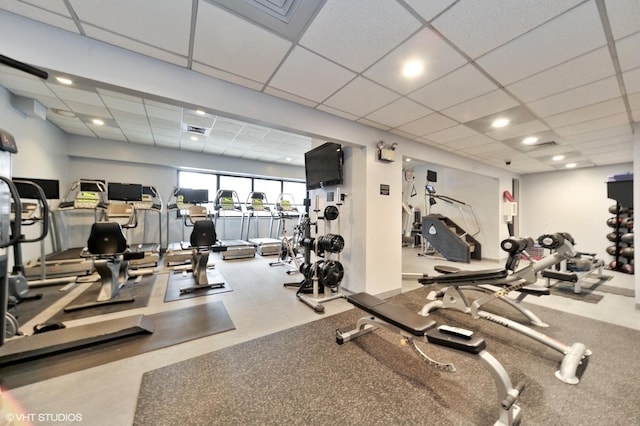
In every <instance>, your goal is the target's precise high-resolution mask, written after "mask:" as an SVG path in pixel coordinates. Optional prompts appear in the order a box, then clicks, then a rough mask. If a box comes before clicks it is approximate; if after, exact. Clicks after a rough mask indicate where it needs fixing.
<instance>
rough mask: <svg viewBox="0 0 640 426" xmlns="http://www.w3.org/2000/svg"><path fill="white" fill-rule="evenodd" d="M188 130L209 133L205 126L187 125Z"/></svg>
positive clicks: (202, 133) (200, 133) (201, 133)
mask: <svg viewBox="0 0 640 426" xmlns="http://www.w3.org/2000/svg"><path fill="white" fill-rule="evenodd" d="M187 132H189V133H196V134H198V135H206V134H207V129H205V128H203V127H196V126H187Z"/></svg>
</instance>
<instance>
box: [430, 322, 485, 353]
mask: <svg viewBox="0 0 640 426" xmlns="http://www.w3.org/2000/svg"><path fill="white" fill-rule="evenodd" d="M425 335H426V336H427V340H428V341H429V343H433V344H434V345H440V346H446V347H447V348H451V349H457V350H459V351H464V352H469V353H472V354H479V353H480V352H482V351H483V350H484V349H485V348H486V347H487V344H486V343H485V341H484V339H483V338H481V337H476V336H473V337H471V339H466V338H464V337H458V336H453V335H451V334H447V333H443V332H441V331H440V330H438V329H437V328H434V329H432V330H429V331H427V332H426V334H425Z"/></svg>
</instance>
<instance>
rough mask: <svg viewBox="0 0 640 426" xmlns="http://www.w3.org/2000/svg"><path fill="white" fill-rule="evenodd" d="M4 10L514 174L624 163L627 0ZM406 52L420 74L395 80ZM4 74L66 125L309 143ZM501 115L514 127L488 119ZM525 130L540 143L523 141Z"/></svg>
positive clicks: (273, 147)
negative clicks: (100, 122) (507, 162)
mask: <svg viewBox="0 0 640 426" xmlns="http://www.w3.org/2000/svg"><path fill="white" fill-rule="evenodd" d="M0 8H1V9H2V10H3V11H4V12H2V11H0V13H5V12H6V13H10V14H15V15H21V16H23V17H27V18H29V19H32V20H35V21H39V22H41V23H44V24H47V25H51V26H55V27H58V28H61V29H63V30H66V31H69V32H73V33H76V34H78V35H79V36H81V37H88V38H92V39H95V40H98V41H101V42H106V43H109V44H112V45H116V46H118V47H121V48H123V49H128V50H131V51H134V52H137V53H139V54H142V55H146V56H150V57H153V58H155V59H159V60H162V61H165V62H168V63H171V64H174V65H178V66H181V67H185V68H188V69H191V70H193V71H195V72H198V73H202V74H206V75H209V76H211V77H214V78H217V79H222V80H226V81H229V82H232V83H234V84H237V85H240V86H245V87H248V88H250V89H253V90H256V91H260V92H264V93H267V94H270V95H273V96H277V97H281V98H284V99H286V100H289V101H292V102H295V103H299V104H301V105H304V106H305V107H309V108H315V109H318V110H321V111H325V112H328V113H331V114H335V115H337V116H340V117H343V118H346V119H348V120H353V121H357V122H360V123H363V124H366V125H369V126H373V127H375V128H379V129H382V130H385V131H388V132H391V133H394V134H397V135H400V136H403V137H406V138H409V139H412V140H416V141H417V142H420V143H422V144H425V145H429V146H433V147H436V148H439V149H442V150H445V151H451V152H454V153H456V154H459V155H462V156H465V157H469V158H472V159H474V160H477V161H481V162H484V163H488V164H492V165H495V166H498V167H505V160H510V161H511V165H510V166H509V168H510V169H511V170H513V171H515V172H518V173H523V174H526V173H536V172H544V171H552V170H558V169H562V168H564V167H565V165H566V164H567V163H568V162H571V163H574V164H575V165H576V166H577V167H591V166H600V165H608V164H618V163H629V162H631V161H632V158H633V145H632V140H633V134H632V132H633V129H632V123H633V122H637V121H640V48H639V47H638V46H640V2H638V1H637V0H587V1H580V0H538V1H535V2H532V1H520V2H513V1H512V2H505V1H502V0H483V1H477V0H459V1H452V0H431V1H424V0H358V1H354V0H351V1H345V0H307V1H301V0H209V1H206V0H171V1H169V0H164V1H159V0H136V1H130V0H111V1H108V2H105V1H101V0H23V1H17V0H13V1H9V0H0ZM0 53H1V52H0ZM14 59H18V60H19V59H20V58H14ZM408 60H418V61H420V63H421V64H422V65H423V66H424V72H422V73H421V74H419V75H417V76H415V77H413V78H406V77H404V76H403V75H402V72H401V70H402V66H403V65H404V64H405V63H406V62H407V61H408ZM0 85H2V86H4V87H5V88H6V89H8V90H9V91H10V92H12V93H14V94H15V95H17V96H23V97H26V98H31V99H36V100H38V102H40V103H41V104H42V105H44V106H45V107H46V108H47V113H46V114H47V119H48V120H50V121H51V122H53V123H54V124H56V125H57V126H59V127H60V128H61V129H63V130H65V131H66V132H68V133H70V134H79V135H85V136H93V137H99V138H104V139H113V140H118V141H126V142H130V143H143V144H147V145H155V146H163V147H171V148H176V149H182V150H188V151H198V152H205V153H212V154H217V155H227V156H234V157H242V158H248V159H254V160H261V161H270V162H278V163H290V164H295V165H302V164H303V153H304V152H305V151H306V150H308V149H309V147H310V144H311V140H310V138H308V137H305V136H301V135H296V134H292V133H288V132H284V131H281V130H276V129H271V128H269V127H265V126H262V125H260V126H259V125H256V124H252V123H248V122H243V121H239V120H237V119H235V118H234V119H231V118H228V117H223V116H220V115H213V114H209V113H207V112H206V111H205V114H204V115H198V113H197V110H198V109H200V108H199V106H198V105H180V104H177V103H175V102H172V100H170V99H159V98H156V97H154V96H153V94H149V93H146V94H141V93H132V92H124V91H123V90H120V89H119V88H117V87H108V86H105V85H103V84H100V83H99V82H94V81H88V80H85V81H79V82H78V83H77V85H74V86H72V87H66V86H62V85H60V84H58V83H57V82H55V81H52V79H49V80H48V81H46V82H45V81H41V80H38V79H36V78H34V77H30V76H28V75H25V74H24V73H20V72H18V71H14V70H11V69H9V68H7V67H2V68H1V69H0ZM62 114H67V115H71V116H64V115H62ZM95 117H98V118H101V119H103V121H104V122H105V124H104V125H103V126H96V125H93V124H92V122H91V119H92V118H95ZM500 117H506V118H508V119H510V120H511V122H510V124H509V125H508V126H506V127H503V128H494V127H492V126H491V123H492V121H493V120H494V119H495V118H500ZM236 118H237V117H236ZM194 130H195V131H194ZM192 137H193V138H195V137H199V138H198V140H192ZM527 137H537V138H538V141H537V143H536V144H534V145H523V144H522V140H523V139H524V138H527ZM283 153H286V155H287V156H286V157H285V156H284V155H283ZM556 155H562V156H564V158H563V159H562V160H552V157H553V156H556Z"/></svg>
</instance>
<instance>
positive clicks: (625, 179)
mask: <svg viewBox="0 0 640 426" xmlns="http://www.w3.org/2000/svg"><path fill="white" fill-rule="evenodd" d="M607 197H608V198H611V199H613V200H615V201H616V204H614V205H612V206H611V207H609V212H610V213H612V214H615V216H614V217H611V218H609V220H607V225H609V226H610V227H612V228H613V232H610V233H609V234H608V235H607V239H608V240H609V241H611V242H612V243H614V245H612V246H609V247H607V253H609V254H610V255H611V256H613V258H614V260H612V261H611V262H609V265H608V267H609V269H611V270H614V271H620V272H625V273H628V274H633V273H634V255H633V254H634V253H633V174H631V173H627V174H624V175H616V176H613V177H611V178H610V179H609V180H608V181H607Z"/></svg>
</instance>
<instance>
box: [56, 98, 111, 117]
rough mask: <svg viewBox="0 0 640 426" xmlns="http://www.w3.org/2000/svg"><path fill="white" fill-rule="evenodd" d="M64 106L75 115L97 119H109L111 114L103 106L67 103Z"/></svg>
mask: <svg viewBox="0 0 640 426" xmlns="http://www.w3.org/2000/svg"><path fill="white" fill-rule="evenodd" d="M66 104H67V106H68V107H69V109H71V111H73V112H75V113H76V114H84V115H92V116H95V117H99V118H111V113H110V112H109V110H108V109H106V108H105V107H103V106H99V105H89V104H85V103H81V102H68V101H67V102H66Z"/></svg>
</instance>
